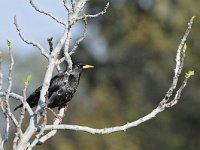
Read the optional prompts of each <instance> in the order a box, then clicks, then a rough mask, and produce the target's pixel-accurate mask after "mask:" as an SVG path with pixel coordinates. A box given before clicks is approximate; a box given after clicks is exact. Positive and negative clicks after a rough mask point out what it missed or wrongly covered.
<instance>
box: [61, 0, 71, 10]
mask: <svg viewBox="0 0 200 150" xmlns="http://www.w3.org/2000/svg"><path fill="white" fill-rule="evenodd" d="M63 4H64V7H65V8H66V9H67V11H68V13H70V8H69V6H68V5H67V0H63Z"/></svg>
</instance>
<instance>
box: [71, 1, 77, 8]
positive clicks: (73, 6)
mask: <svg viewBox="0 0 200 150" xmlns="http://www.w3.org/2000/svg"><path fill="white" fill-rule="evenodd" d="M71 4H72V9H73V10H74V9H75V7H76V0H71Z"/></svg>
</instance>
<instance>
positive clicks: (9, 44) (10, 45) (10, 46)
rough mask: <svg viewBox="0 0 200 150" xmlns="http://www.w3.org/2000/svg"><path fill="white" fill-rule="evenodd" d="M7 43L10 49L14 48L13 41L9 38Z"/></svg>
mask: <svg viewBox="0 0 200 150" xmlns="http://www.w3.org/2000/svg"><path fill="white" fill-rule="evenodd" d="M7 45H8V48H9V49H11V48H12V43H11V42H10V41H9V40H7Z"/></svg>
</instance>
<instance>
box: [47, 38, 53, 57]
mask: <svg viewBox="0 0 200 150" xmlns="http://www.w3.org/2000/svg"><path fill="white" fill-rule="evenodd" d="M52 40H53V37H49V38H47V41H48V43H49V51H50V54H51V52H52V51H53V42H52Z"/></svg>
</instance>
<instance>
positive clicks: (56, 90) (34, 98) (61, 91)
mask: <svg viewBox="0 0 200 150" xmlns="http://www.w3.org/2000/svg"><path fill="white" fill-rule="evenodd" d="M93 67H94V66H91V65H86V64H74V65H73V68H72V72H71V73H70V74H69V73H67V71H64V72H62V73H59V74H57V75H56V76H54V77H53V78H52V79H51V81H50V86H49V89H48V102H47V106H48V108H55V107H58V110H60V109H61V108H63V107H65V106H66V105H67V103H68V102H69V101H70V100H71V99H72V98H73V96H74V94H75V92H76V90H77V88H78V85H79V80H80V75H81V73H82V71H83V70H84V69H88V68H93ZM41 89H42V86H40V87H38V88H37V89H36V90H35V91H34V92H33V93H32V94H31V95H30V96H29V97H28V98H27V100H26V101H27V103H28V104H29V106H30V107H31V108H33V107H36V106H37V105H38V101H39V98H40V90H41ZM22 106H23V104H21V105H19V106H17V107H16V108H15V109H14V111H16V110H17V109H18V108H20V107H22Z"/></svg>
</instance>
